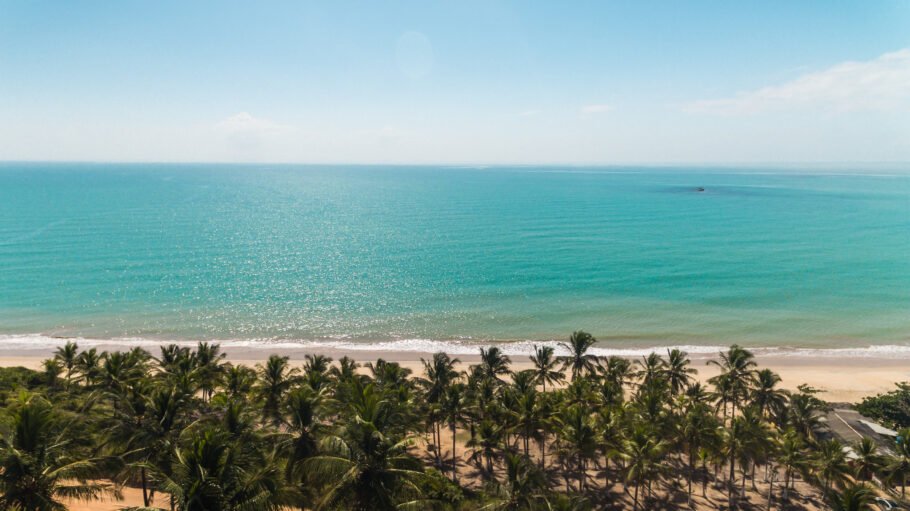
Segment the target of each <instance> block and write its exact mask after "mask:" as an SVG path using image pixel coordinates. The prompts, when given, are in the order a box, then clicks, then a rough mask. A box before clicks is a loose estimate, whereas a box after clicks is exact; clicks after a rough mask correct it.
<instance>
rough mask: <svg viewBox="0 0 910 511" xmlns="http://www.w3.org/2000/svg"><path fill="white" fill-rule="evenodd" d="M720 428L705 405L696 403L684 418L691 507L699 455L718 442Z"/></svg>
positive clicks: (682, 429)
mask: <svg viewBox="0 0 910 511" xmlns="http://www.w3.org/2000/svg"><path fill="white" fill-rule="evenodd" d="M719 427H720V423H719V422H718V420H717V417H715V416H714V414H713V413H711V409H710V408H708V406H707V405H706V404H704V403H700V402H695V403H694V404H693V405H692V406H691V407H690V408H689V410H688V411H687V412H686V414H685V416H684V417H683V422H682V424H681V433H682V438H683V443H684V444H685V446H686V451H687V456H688V460H689V473H688V475H687V481H688V499H689V504H690V505H691V503H692V479H693V476H694V474H695V462H696V460H697V453H698V452H699V450H701V449H702V448H703V447H705V446H709V445H712V444H714V443H716V442H717V432H718V429H719Z"/></svg>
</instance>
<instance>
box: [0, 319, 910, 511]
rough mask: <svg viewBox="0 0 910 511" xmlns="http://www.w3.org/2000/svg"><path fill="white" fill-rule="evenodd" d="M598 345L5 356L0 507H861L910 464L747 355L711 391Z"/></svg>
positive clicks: (666, 362) (678, 373)
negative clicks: (467, 353)
mask: <svg viewBox="0 0 910 511" xmlns="http://www.w3.org/2000/svg"><path fill="white" fill-rule="evenodd" d="M593 343H594V339H593V337H591V336H590V335H589V334H586V333H584V332H576V333H574V334H573V335H572V336H571V338H570V339H569V340H568V342H566V343H565V344H564V345H563V346H562V348H563V349H564V350H565V352H566V353H567V356H564V357H557V356H556V355H555V352H554V350H553V349H552V348H549V347H540V348H538V349H537V350H536V352H535V354H534V356H533V357H532V358H531V361H532V369H527V370H523V371H517V372H513V371H512V370H511V369H510V365H511V361H510V359H509V357H507V356H506V355H504V354H503V353H502V351H501V350H500V349H499V348H497V347H495V346H494V347H490V348H484V349H482V350H481V353H480V361H479V363H477V364H475V365H471V366H469V367H467V370H466V371H464V372H463V371H461V370H460V369H459V366H460V363H459V361H458V360H457V359H453V358H451V357H449V356H448V355H446V354H444V353H437V354H435V355H433V357H432V358H431V359H429V360H425V361H424V371H423V374H422V375H413V374H411V371H410V370H409V369H407V368H405V367H402V366H401V365H399V364H397V363H395V362H388V361H384V360H382V359H379V360H376V361H375V362H373V363H369V364H366V365H365V366H363V367H361V366H360V365H359V364H357V363H355V362H354V361H352V360H351V359H348V358H342V359H341V360H338V361H333V360H331V359H329V358H327V357H324V356H321V355H308V356H307V357H306V358H305V360H304V361H303V363H302V364H292V363H291V361H290V360H289V359H288V358H287V357H281V356H276V355H273V356H271V357H269V358H268V360H266V361H265V362H263V363H262V364H260V365H258V366H257V367H256V368H250V367H245V366H235V365H232V364H230V363H227V362H226V361H225V357H224V354H223V353H222V352H221V350H220V348H219V346H218V345H213V344H207V343H200V344H199V345H198V346H197V347H196V348H195V349H189V348H186V347H179V346H176V345H170V346H164V347H162V348H161V351H160V354H159V355H158V356H157V357H153V356H152V354H150V353H148V352H146V351H145V350H143V349H140V348H136V349H133V350H130V351H128V352H112V353H107V352H98V351H97V350H95V349H89V350H84V351H80V350H79V349H78V347H77V346H76V345H75V344H72V343H70V344H67V345H66V346H64V347H61V348H60V349H59V350H58V352H57V355H56V356H55V357H54V359H52V360H49V361H47V362H46V363H45V364H44V370H43V371H37V372H36V371H28V370H25V369H4V370H0V392H2V393H3V398H4V407H3V411H2V420H0V509H18V510H22V511H32V510H36V511H37V510H41V511H44V510H59V509H64V503H65V502H66V501H67V499H83V500H92V499H97V498H99V497H102V496H105V495H107V496H109V497H111V498H116V497H117V495H118V491H119V490H120V489H122V488H123V487H125V486H129V487H133V488H138V489H140V490H141V495H142V500H143V501H144V502H143V506H144V507H145V508H153V507H155V506H158V507H159V508H160V507H163V508H165V509H175V510H180V511H190V510H194V511H195V510H213V511H217V510H271V509H319V510H348V509H351V510H392V509H462V510H469V509H491V510H492V509H502V510H507V509H508V510H521V509H527V510H534V509H548V510H549V509H566V510H568V509H575V510H583V509H601V508H605V507H612V508H622V507H623V506H628V507H629V508H631V509H634V510H638V509H650V508H653V507H654V506H655V504H656V503H657V502H658V501H660V502H663V503H664V505H666V504H667V503H668V502H673V501H674V500H677V501H678V500H681V501H682V502H689V503H692V502H693V499H694V498H695V497H696V496H697V495H698V494H699V493H701V494H705V492H706V491H707V489H708V487H709V485H710V486H711V487H712V488H716V489H718V490H720V491H722V492H723V495H725V498H726V499H727V501H728V502H727V505H728V507H731V508H736V507H739V506H740V504H741V502H742V499H743V498H744V496H745V495H746V494H747V488H749V487H751V488H752V489H753V490H752V491H753V494H752V495H753V498H755V497H754V496H755V495H764V497H763V498H764V499H767V501H766V503H762V505H763V506H764V505H767V506H771V505H772V503H775V502H780V503H786V502H788V501H790V500H792V499H793V498H794V483H795V481H796V480H797V479H803V480H807V481H809V482H811V483H812V484H814V485H815V486H816V487H817V488H818V489H819V490H818V491H820V492H823V493H824V494H825V496H826V497H825V498H827V499H828V501H829V503H830V505H831V506H833V507H835V508H837V509H865V507H863V506H866V505H867V504H868V501H869V498H870V495H871V494H870V493H869V490H868V489H867V487H866V486H857V483H858V482H860V481H870V480H872V478H873V476H875V477H878V478H883V479H884V480H885V481H887V482H888V483H890V484H893V485H894V486H895V487H903V483H904V480H905V479H906V476H907V475H908V474H910V451H908V450H906V449H903V450H901V449H897V450H896V451H895V454H893V455H886V454H885V453H884V452H880V451H879V449H878V448H877V446H875V445H874V444H872V443H868V442H866V443H864V444H861V445H858V446H856V447H855V448H854V451H855V452H856V453H858V457H857V459H856V460H855V461H853V462H849V460H848V459H847V457H846V454H845V451H844V448H843V447H844V446H843V445H841V444H840V443H839V442H837V441H835V440H820V439H819V438H818V437H817V431H818V430H819V427H818V426H819V418H820V415H821V411H822V407H823V403H822V402H821V401H820V400H819V399H818V398H817V397H816V396H815V393H816V391H814V390H813V389H810V388H806V387H801V388H800V390H799V391H798V392H795V393H791V392H788V391H785V390H782V389H781V388H780V387H779V384H780V378H778V377H777V375H775V374H774V373H773V372H771V371H769V370H760V369H759V368H757V367H756V362H755V359H754V357H753V356H752V354H751V353H750V352H749V351H747V350H745V349H743V348H740V347H738V346H732V347H731V348H730V349H729V350H727V351H724V352H722V353H720V356H719V358H718V359H717V360H716V361H712V362H711V363H712V364H716V365H717V366H718V369H719V374H718V375H717V376H715V377H713V378H711V379H710V380H709V382H708V384H707V385H704V384H702V383H698V382H695V381H694V379H693V374H694V373H695V372H696V371H695V369H694V368H693V367H692V366H691V363H690V361H689V359H688V357H687V356H686V354H685V353H684V352H681V351H678V350H671V351H669V352H668V353H667V356H666V357H663V356H660V355H658V354H651V355H649V356H647V357H644V358H643V359H642V360H640V361H635V362H632V361H630V360H627V359H624V358H620V357H609V358H601V357H596V356H594V355H592V354H591V353H590V350H589V348H590V347H591V346H592V345H593ZM747 485H748V487H747ZM759 486H761V491H759V488H758V487H759ZM841 490H843V491H841ZM754 492H758V493H754ZM162 503H163V504H162Z"/></svg>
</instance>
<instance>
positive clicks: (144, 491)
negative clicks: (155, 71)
mask: <svg viewBox="0 0 910 511" xmlns="http://www.w3.org/2000/svg"><path fill="white" fill-rule="evenodd" d="M140 473H141V474H142V504H143V505H144V506H145V507H149V493H148V479H147V478H146V475H145V467H142V470H140Z"/></svg>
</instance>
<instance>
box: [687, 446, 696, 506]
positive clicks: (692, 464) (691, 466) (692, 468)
mask: <svg viewBox="0 0 910 511" xmlns="http://www.w3.org/2000/svg"><path fill="white" fill-rule="evenodd" d="M692 458H693V456H692V450H691V449H689V474H688V476H689V477H688V478H689V481H688V487H689V492H688V493H689V497H688V500H689V507H692V476H693V474H694V473H695V462H694V461H693V460H692Z"/></svg>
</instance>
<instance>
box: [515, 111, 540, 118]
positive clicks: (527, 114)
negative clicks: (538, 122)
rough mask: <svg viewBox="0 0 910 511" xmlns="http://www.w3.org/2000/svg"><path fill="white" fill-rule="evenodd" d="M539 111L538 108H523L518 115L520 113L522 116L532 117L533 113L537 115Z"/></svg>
mask: <svg viewBox="0 0 910 511" xmlns="http://www.w3.org/2000/svg"><path fill="white" fill-rule="evenodd" d="M539 113H540V110H534V109H531V110H525V111H523V112H520V113H519V114H518V115H520V116H522V117H534V116H535V115H537V114H539Z"/></svg>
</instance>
